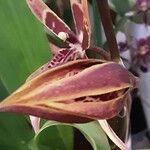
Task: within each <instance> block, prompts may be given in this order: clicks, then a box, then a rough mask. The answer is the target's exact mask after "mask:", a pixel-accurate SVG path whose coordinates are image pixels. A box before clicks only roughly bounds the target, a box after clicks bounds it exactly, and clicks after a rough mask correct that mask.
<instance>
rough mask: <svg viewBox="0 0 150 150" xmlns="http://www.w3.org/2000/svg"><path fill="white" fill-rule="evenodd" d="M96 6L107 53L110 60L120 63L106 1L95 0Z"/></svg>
mask: <svg viewBox="0 0 150 150" xmlns="http://www.w3.org/2000/svg"><path fill="white" fill-rule="evenodd" d="M97 5H98V9H99V12H100V16H101V20H102V25H103V28H104V32H105V36H106V38H107V43H108V47H109V51H110V54H111V60H113V61H115V62H117V63H118V62H119V61H120V55H119V50H118V46H117V41H116V37H115V33H114V29H113V24H112V20H111V15H110V10H109V6H108V1H107V0H101V1H100V0H97Z"/></svg>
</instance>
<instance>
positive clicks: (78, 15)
mask: <svg viewBox="0 0 150 150" xmlns="http://www.w3.org/2000/svg"><path fill="white" fill-rule="evenodd" d="M70 3H71V9H72V14H73V18H74V22H75V28H76V32H77V35H78V39H79V41H80V42H81V43H82V48H83V50H85V49H87V48H88V47H89V46H90V38H91V30H90V21H89V14H88V4H87V1H85V0H82V1H81V3H79V2H78V1H77V0H70Z"/></svg>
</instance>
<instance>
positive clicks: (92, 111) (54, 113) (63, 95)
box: [0, 59, 135, 122]
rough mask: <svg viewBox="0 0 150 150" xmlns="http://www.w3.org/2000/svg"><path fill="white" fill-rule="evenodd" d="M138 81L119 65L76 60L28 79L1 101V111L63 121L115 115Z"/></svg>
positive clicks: (80, 120) (87, 119)
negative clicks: (135, 81)
mask: <svg viewBox="0 0 150 150" xmlns="http://www.w3.org/2000/svg"><path fill="white" fill-rule="evenodd" d="M134 80H135V79H134V77H133V75H131V74H130V73H129V72H128V71H127V70H126V69H124V68H123V67H122V66H120V65H119V64H116V63H113V62H106V61H101V60H92V59H91V60H89V59H87V60H76V61H72V62H69V63H66V64H64V65H61V66H58V67H55V68H52V69H50V70H48V71H46V72H44V73H42V74H41V75H39V76H37V77H35V78H34V79H32V80H30V81H28V82H26V83H25V84H24V85H23V86H22V87H20V88H19V89H18V90H17V91H16V92H14V93H13V94H12V95H11V96H9V97H8V98H7V99H6V100H4V101H3V102H2V103H0V111H1V112H5V111H10V112H20V113H25V114H28V115H34V116H38V117H43V118H46V119H52V120H57V121H62V122H87V121H90V120H92V119H104V118H111V117H113V116H114V115H116V114H117V113H119V111H120V110H121V109H122V107H123V105H124V101H125V99H126V95H127V93H128V91H129V90H130V89H131V88H133V86H134Z"/></svg>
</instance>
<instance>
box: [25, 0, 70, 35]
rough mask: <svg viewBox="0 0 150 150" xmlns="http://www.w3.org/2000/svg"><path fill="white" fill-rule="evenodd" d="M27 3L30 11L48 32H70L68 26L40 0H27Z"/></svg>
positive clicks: (56, 33)
mask: <svg viewBox="0 0 150 150" xmlns="http://www.w3.org/2000/svg"><path fill="white" fill-rule="evenodd" d="M27 4H28V6H29V8H30V9H31V11H32V13H33V14H34V15H35V16H36V17H37V19H38V20H39V21H40V22H41V23H42V24H44V25H45V26H46V27H47V29H48V30H50V32H53V33H54V34H55V35H58V34H59V33H60V32H65V33H69V32H71V30H70V28H69V27H68V26H67V25H66V24H65V23H64V22H63V21H62V20H61V19H60V18H59V17H58V16H57V15H56V14H55V13H54V12H53V11H52V10H51V9H50V8H49V7H48V6H47V5H46V4H45V3H44V2H43V1H42V0H27Z"/></svg>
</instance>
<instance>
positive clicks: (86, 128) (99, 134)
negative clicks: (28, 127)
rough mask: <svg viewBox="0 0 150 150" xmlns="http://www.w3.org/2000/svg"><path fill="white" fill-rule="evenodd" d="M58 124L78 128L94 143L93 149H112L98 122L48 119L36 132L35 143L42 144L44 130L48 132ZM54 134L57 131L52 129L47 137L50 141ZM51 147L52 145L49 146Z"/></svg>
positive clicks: (65, 134)
mask: <svg viewBox="0 0 150 150" xmlns="http://www.w3.org/2000/svg"><path fill="white" fill-rule="evenodd" d="M56 125H57V127H58V125H61V126H63V127H64V126H71V127H74V128H77V129H78V130H79V131H80V132H81V133H82V134H83V135H84V136H85V138H86V139H87V140H88V141H89V143H90V144H91V145H92V147H93V150H106V149H107V150H110V147H109V143H108V140H107V137H106V135H105V133H104V132H103V130H102V129H101V127H100V126H99V125H98V123H97V122H91V123H86V124H64V123H59V122H55V121H47V122H46V123H45V124H44V125H43V127H42V128H41V129H40V130H39V132H38V133H37V134H36V136H35V138H34V144H35V143H36V144H37V145H38V144H39V143H40V144H41V143H42V142H43V141H41V137H42V136H43V132H44V133H47V132H48V130H49V129H51V128H52V126H56ZM54 134H55V133H53V132H52V131H51V133H50V134H49V139H47V138H48V137H47V138H45V139H47V140H49V141H50V140H52V139H51V138H52V136H53V135H54ZM50 135H51V138H50ZM65 136H67V133H64V134H63V137H65ZM65 138H66V137H65ZM68 139H69V138H68ZM53 140H54V139H53ZM57 142H58V141H57ZM45 145H46V144H44V143H43V146H45ZM64 145H65V142H64ZM49 149H50V147H49ZM44 150H47V149H44ZM69 150H70V149H69Z"/></svg>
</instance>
